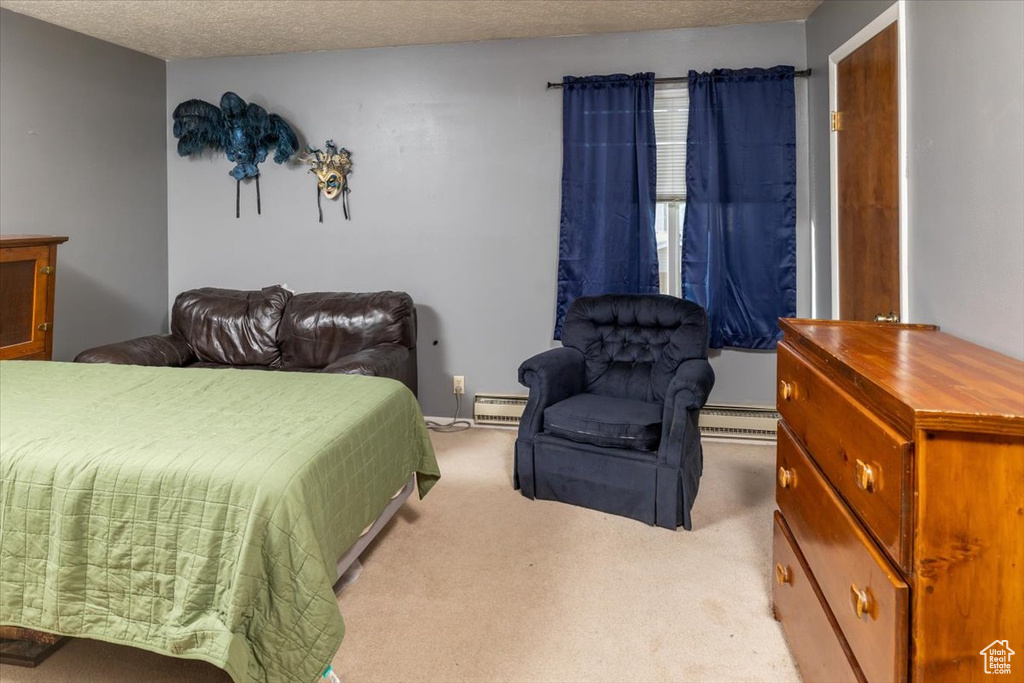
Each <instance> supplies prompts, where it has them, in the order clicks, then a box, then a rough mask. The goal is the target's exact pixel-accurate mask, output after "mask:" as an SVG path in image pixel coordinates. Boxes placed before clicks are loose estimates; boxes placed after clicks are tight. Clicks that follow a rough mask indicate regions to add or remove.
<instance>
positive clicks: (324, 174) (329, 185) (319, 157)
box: [301, 140, 352, 223]
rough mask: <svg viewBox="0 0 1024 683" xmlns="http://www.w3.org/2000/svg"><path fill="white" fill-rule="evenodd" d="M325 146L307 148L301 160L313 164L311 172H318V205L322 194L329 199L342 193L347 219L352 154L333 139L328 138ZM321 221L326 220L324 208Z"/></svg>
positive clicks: (321, 212) (321, 210)
mask: <svg viewBox="0 0 1024 683" xmlns="http://www.w3.org/2000/svg"><path fill="white" fill-rule="evenodd" d="M324 147H325V149H323V150H320V149H312V148H307V150H306V151H307V153H306V155H305V156H303V157H302V159H301V161H303V162H305V163H308V164H309V165H310V166H311V168H310V169H309V172H310V173H315V174H316V177H317V184H316V186H317V195H316V201H317V206H318V207H319V206H320V195H321V194H323V196H325V197H327V198H328V199H335V198H336V197H337V196H338V195H341V201H342V209H343V210H344V212H345V218H346V220H347V219H348V218H349V211H348V192H349V189H348V175H349V173H351V172H352V155H351V153H350V152H349V151H348V150H347V149H345V148H344V147H340V148H339V147H337V146H335V144H334V141H333V140H328V141H327V144H326V145H324ZM320 222H321V223H323V222H324V213H323V209H322V208H320Z"/></svg>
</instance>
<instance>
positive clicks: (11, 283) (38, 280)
mask: <svg viewBox="0 0 1024 683" xmlns="http://www.w3.org/2000/svg"><path fill="white" fill-rule="evenodd" d="M67 241H68V238H67V237H60V236H57V235H0V360H8V359H12V358H21V359H25V360H50V357H51V355H52V354H53V293H54V287H55V284H56V277H57V245H58V244H63V243H64V242H67Z"/></svg>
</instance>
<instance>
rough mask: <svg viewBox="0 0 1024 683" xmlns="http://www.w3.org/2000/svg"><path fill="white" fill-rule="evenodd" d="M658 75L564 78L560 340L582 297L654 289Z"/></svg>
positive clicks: (557, 333) (557, 332) (557, 319)
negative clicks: (574, 305) (574, 304)
mask: <svg viewBox="0 0 1024 683" xmlns="http://www.w3.org/2000/svg"><path fill="white" fill-rule="evenodd" d="M656 161H657V159H656V150H655V145H654V74H653V73H641V74H634V75H632V76H628V75H626V74H615V75H612V76H588V77H585V78H576V77H573V76H566V77H565V78H564V79H563V80H562V217H561V232H560V235H559V240H558V308H557V309H556V314H555V316H556V317H555V339H561V336H562V321H563V320H564V319H565V314H566V311H568V310H569V306H570V304H572V302H573V301H575V300H576V297H579V296H589V295H594V294H656V293H657V292H658V290H659V286H658V247H657V242H656V239H655V237H654V209H655V202H656V188H655V183H656V182H657V177H658V174H657V173H656V167H655V164H656Z"/></svg>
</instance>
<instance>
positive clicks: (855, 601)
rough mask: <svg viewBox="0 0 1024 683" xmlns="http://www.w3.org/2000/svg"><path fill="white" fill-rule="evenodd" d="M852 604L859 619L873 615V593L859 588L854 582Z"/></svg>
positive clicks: (852, 585) (851, 596) (851, 593)
mask: <svg viewBox="0 0 1024 683" xmlns="http://www.w3.org/2000/svg"><path fill="white" fill-rule="evenodd" d="M850 604H851V605H852V606H853V613H854V614H856V615H857V618H858V619H863V618H864V617H866V616H870V615H871V594H870V593H868V591H867V589H861V588H857V584H854V583H851V584H850Z"/></svg>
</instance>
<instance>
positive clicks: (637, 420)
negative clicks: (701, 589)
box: [515, 294, 715, 529]
mask: <svg viewBox="0 0 1024 683" xmlns="http://www.w3.org/2000/svg"><path fill="white" fill-rule="evenodd" d="M562 344H563V347H562V348H560V349H552V350H550V351H545V352H544V353H541V354H538V355H536V356H534V357H533V358H530V359H529V360H527V361H526V362H525V363H523V364H522V365H521V366H520V368H519V382H520V383H521V384H523V386H526V387H529V389H530V398H529V400H528V401H527V404H526V410H525V412H524V413H523V417H522V421H521V422H520V425H519V438H518V439H517V440H516V452H515V460H516V462H515V487H516V488H518V489H520V490H521V491H522V493H523V495H524V496H526V497H527V498H543V499H546V500H557V501H561V502H564V503H571V504H573V505H582V506H584V507H588V508H594V509H597V510H603V511H604V512H609V513H612V514H616V515H622V516H625V517H631V518H633V519H638V520H640V521H642V522H646V523H647V524H657V525H658V526H661V527H665V528H668V529H675V528H677V527H678V526H679V525H680V524H682V525H683V528H685V529H690V528H691V521H690V508H691V507H693V501H694V499H695V498H696V496H697V487H698V484H699V483H700V475H701V469H702V465H703V456H702V453H701V446H700V431H699V429H698V427H697V421H698V418H699V416H700V409H701V407H703V405H704V404H705V402H706V401H707V398H708V394H710V393H711V388H712V387H713V386H714V384H715V373H714V371H713V370H712V369H711V364H710V363H708V361H707V357H708V316H707V312H706V311H705V310H704V309H703V308H701V307H700V306H698V305H697V304H695V303H693V302H691V301H686V300H684V299H678V298H676V297H671V296H662V295H657V294H653V295H623V294H609V295H604V296H596V297H580V298H579V299H577V300H576V301H575V302H573V304H572V306H571V307H570V309H569V312H568V313H567V314H566V317H565V324H564V326H563V328H562Z"/></svg>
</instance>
